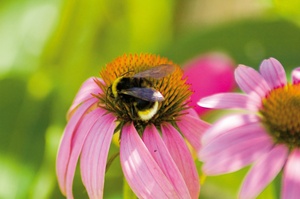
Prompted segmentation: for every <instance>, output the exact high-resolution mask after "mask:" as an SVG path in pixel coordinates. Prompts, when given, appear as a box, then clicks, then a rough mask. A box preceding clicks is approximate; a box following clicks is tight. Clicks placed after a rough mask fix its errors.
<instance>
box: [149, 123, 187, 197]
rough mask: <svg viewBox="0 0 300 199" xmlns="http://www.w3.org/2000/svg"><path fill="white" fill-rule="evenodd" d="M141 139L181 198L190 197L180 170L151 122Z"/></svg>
mask: <svg viewBox="0 0 300 199" xmlns="http://www.w3.org/2000/svg"><path fill="white" fill-rule="evenodd" d="M143 141H144V143H145V145H146V147H147V148H148V150H149V152H150V154H151V155H152V157H153V158H154V160H155V161H156V162H157V164H158V165H159V167H160V168H161V170H162V171H163V172H164V174H165V176H166V177H167V178H168V179H169V181H170V182H171V184H172V185H173V186H174V188H175V190H176V191H177V193H178V195H179V196H180V197H181V198H191V196H190V193H189V190H188V188H187V185H186V184H185V181H184V179H183V176H182V175H181V172H180V171H179V169H178V167H177V165H176V163H175V162H174V160H173V158H172V156H171V155H170V153H169V151H168V149H167V147H166V145H165V143H164V142H163V141H162V138H161V136H160V135H159V133H158V131H157V129H156V128H155V126H154V125H153V124H152V125H149V126H147V127H146V129H145V131H144V134H143Z"/></svg>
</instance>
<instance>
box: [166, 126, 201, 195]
mask: <svg viewBox="0 0 300 199" xmlns="http://www.w3.org/2000/svg"><path fill="white" fill-rule="evenodd" d="M161 130H162V135H163V140H164V142H165V144H166V146H167V148H168V149H169V152H170V154H171V156H172V158H173V160H174V161H175V163H176V165H177V167H178V169H179V171H180V172H181V175H182V176H183V178H184V180H185V183H186V185H187V187H188V189H189V192H190V195H191V198H198V197H199V194H200V183H199V182H200V181H199V176H198V172H197V168H196V165H195V162H194V160H193V158H192V155H191V152H190V151H189V149H188V147H187V145H186V143H185V141H184V139H183V137H182V136H181V135H180V133H179V132H178V131H177V130H176V129H175V128H174V127H173V126H172V125H170V124H168V123H166V124H163V125H161Z"/></svg>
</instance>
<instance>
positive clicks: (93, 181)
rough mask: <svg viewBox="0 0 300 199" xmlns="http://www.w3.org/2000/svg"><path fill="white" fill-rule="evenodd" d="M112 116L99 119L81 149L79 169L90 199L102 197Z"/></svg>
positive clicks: (111, 134)
mask: <svg viewBox="0 0 300 199" xmlns="http://www.w3.org/2000/svg"><path fill="white" fill-rule="evenodd" d="M114 120H115V117H114V116H113V115H109V114H108V115H103V116H102V117H99V118H98V120H97V121H96V123H95V124H94V125H93V127H92V129H91V130H90V133H89V135H88V136H87V139H86V141H85V143H84V146H83V148H82V152H81V157H80V168H81V176H82V181H83V184H84V185H85V187H86V190H87V192H88V195H89V198H90V199H97V198H102V197H103V187H104V175H105V169H106V162H107V155H108V151H109V146H110V143H111V140H112V136H113V132H114V128H115V126H116V125H115V123H114Z"/></svg>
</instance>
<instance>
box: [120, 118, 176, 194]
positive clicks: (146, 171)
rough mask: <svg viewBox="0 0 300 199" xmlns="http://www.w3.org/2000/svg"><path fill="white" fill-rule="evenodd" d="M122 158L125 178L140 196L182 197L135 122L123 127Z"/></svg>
mask: <svg viewBox="0 0 300 199" xmlns="http://www.w3.org/2000/svg"><path fill="white" fill-rule="evenodd" d="M120 160H121V166H122V169H123V173H124V175H125V178H126V180H127V182H128V184H129V185H130V187H131V188H132V190H133V191H134V193H135V194H136V195H137V197H139V198H180V197H179V196H178V194H177V192H176V190H175V189H174V186H173V185H172V184H171V183H170V181H169V180H168V178H167V177H166V176H165V174H164V173H163V171H162V170H161V169H160V167H159V165H158V164H157V163H156V161H155V160H154V158H153V157H152V155H151V154H150V152H149V151H148V149H147V147H146V146H145V144H144V142H143V141H142V139H141V138H140V136H139V134H138V133H137V131H136V129H135V127H134V126H133V124H132V123H131V124H126V125H124V127H123V129H122V135H121V143H120Z"/></svg>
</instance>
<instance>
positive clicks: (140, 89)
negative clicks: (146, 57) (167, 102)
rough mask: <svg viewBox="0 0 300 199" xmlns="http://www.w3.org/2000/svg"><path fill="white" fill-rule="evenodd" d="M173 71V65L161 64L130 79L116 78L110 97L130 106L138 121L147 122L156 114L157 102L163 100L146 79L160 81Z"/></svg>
mask: <svg viewBox="0 0 300 199" xmlns="http://www.w3.org/2000/svg"><path fill="white" fill-rule="evenodd" d="M174 70H175V67H174V66H173V65H169V64H163V65H158V66H156V67H153V68H151V69H148V70H145V71H142V72H139V73H137V74H135V75H133V76H130V77H128V76H121V77H118V78H117V79H116V80H115V81H114V82H113V83H112V85H111V91H112V95H113V97H114V98H115V99H116V100H121V101H122V102H123V103H127V104H128V105H130V106H131V109H132V112H134V113H135V115H136V116H138V118H139V119H140V120H142V121H148V120H150V119H151V118H152V117H153V116H154V115H155V114H156V113H157V111H158V104H159V102H161V101H163V100H164V96H163V95H162V94H161V93H160V92H159V91H158V90H155V89H154V88H153V84H152V82H151V81H150V80H149V79H148V78H154V79H161V78H163V77H165V76H167V75H169V74H171V73H173V71H174Z"/></svg>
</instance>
